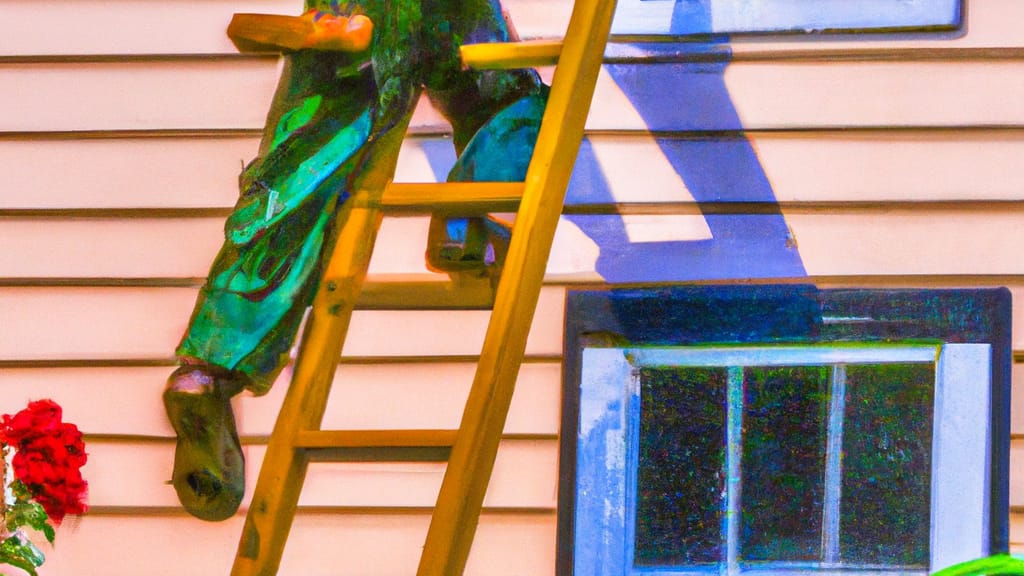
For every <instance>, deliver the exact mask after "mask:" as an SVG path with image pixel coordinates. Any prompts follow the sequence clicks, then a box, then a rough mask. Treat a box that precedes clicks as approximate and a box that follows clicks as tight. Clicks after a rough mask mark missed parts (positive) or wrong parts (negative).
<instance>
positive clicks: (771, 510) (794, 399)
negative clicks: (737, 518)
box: [740, 366, 831, 562]
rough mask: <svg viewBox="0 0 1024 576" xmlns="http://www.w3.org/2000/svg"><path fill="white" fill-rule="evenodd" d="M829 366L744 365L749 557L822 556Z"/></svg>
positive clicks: (744, 550) (745, 548) (745, 549)
mask: <svg viewBox="0 0 1024 576" xmlns="http://www.w3.org/2000/svg"><path fill="white" fill-rule="evenodd" d="M830 372H831V370H830V369H829V368H827V367H823V366H795V367H792V366H785V367H773V368H747V369H745V370H744V375H743V381H744V397H743V404H744V407H743V459H742V466H741V467H742V471H743V472H742V476H743V481H742V493H741V500H742V510H743V516H742V518H743V523H742V530H741V533H740V539H741V541H740V557H741V558H742V560H744V561H755V562H756V561H817V560H819V559H820V556H821V524H822V507H823V502H824V494H825V450H826V439H827V427H828V383H829V374H830Z"/></svg>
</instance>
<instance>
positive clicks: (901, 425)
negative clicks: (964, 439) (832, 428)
mask: <svg viewBox="0 0 1024 576" xmlns="http://www.w3.org/2000/svg"><path fill="white" fill-rule="evenodd" d="M934 385H935V370H934V367H933V366H932V365H930V364H886V365H877V366H848V367H847V368H846V389H847V391H846V411H845V424H844V430H843V464H842V466H843V482H842V500H841V504H840V530H839V532H840V535H839V546H840V559H841V561H842V563H844V564H854V565H858V564H886V565H897V566H920V567H926V566H927V564H928V552H929V549H928V535H929V518H930V515H929V502H930V499H931V494H930V485H931V445H932V442H931V440H932V404H933V388H934Z"/></svg>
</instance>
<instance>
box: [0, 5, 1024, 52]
mask: <svg viewBox="0 0 1024 576" xmlns="http://www.w3.org/2000/svg"><path fill="white" fill-rule="evenodd" d="M502 4H503V5H504V6H505V8H506V9H507V10H508V11H509V13H510V14H511V16H512V20H513V22H514V23H515V27H516V30H517V31H518V32H519V35H520V36H521V37H523V38H551V37H560V36H561V35H562V34H563V33H564V31H565V27H566V25H567V24H568V21H569V15H570V13H571V12H572V2H571V1H569V0H505V1H504V2H502ZM301 10H302V2H301V1H299V0H242V1H233V0H169V1H166V2H161V3H160V5H159V6H153V5H152V4H151V3H148V2H146V1H145V0H37V1H35V2H32V3H26V2H21V1H19V0H3V1H2V2H0V14H3V15H4V17H3V18H0V38H4V39H5V41H4V42H3V43H2V44H0V58H4V57H8V58H10V57H26V56H31V57H39V56H49V57H59V56H83V55H93V56H95V55H122V56H125V55H127V56H132V55H143V56H145V55H159V54H177V55H208V54H233V53H235V49H234V46H232V45H231V42H230V41H229V40H228V38H227V35H226V34H225V33H224V29H225V28H226V26H227V23H228V22H229V21H230V20H231V15H232V14H234V13H236V12H261V13H269V14H297V13H299V12H301ZM55 15H59V17H55ZM1022 20H1024V6H1021V4H1020V3H1019V2H1017V1H1016V0H969V6H968V10H967V14H966V26H965V29H966V30H969V33H967V34H963V35H960V36H959V37H956V35H948V36H953V37H951V38H950V37H947V38H945V39H944V40H943V42H942V43H941V47H952V48H1003V47H1006V48H1019V47H1020V45H1021V43H1020V30H1019V29H1018V28H1017V27H1016V23H1017V22H1020V21H1022ZM40 30H45V31H46V33H45V34H41V33H39V32H38V31H40ZM782 38H783V40H781V41H780V40H779V38H775V39H770V40H768V41H766V40H765V39H763V38H758V39H750V40H748V39H744V38H742V37H741V38H737V39H734V40H733V50H734V52H735V53H736V54H737V56H740V57H742V55H744V54H748V53H759V52H766V51H768V52H783V53H786V52H799V53H803V52H807V51H812V52H823V51H829V50H836V49H837V48H839V49H841V50H843V51H844V52H854V53H856V52H858V51H862V52H863V51H878V50H880V49H882V50H886V51H893V50H907V49H912V50H917V51H923V50H928V49H933V48H936V47H937V46H936V42H934V41H932V40H931V39H927V38H926V39H914V38H913V36H908V37H905V38H897V39H892V38H886V37H877V36H865V37H863V38H858V39H857V42H855V43H851V42H849V41H848V39H847V38H843V39H841V40H837V41H835V42H829V41H825V42H814V43H808V42H803V41H802V39H801V38H800V37H788V38H787V37H782Z"/></svg>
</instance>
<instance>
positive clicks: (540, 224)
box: [417, 0, 615, 576]
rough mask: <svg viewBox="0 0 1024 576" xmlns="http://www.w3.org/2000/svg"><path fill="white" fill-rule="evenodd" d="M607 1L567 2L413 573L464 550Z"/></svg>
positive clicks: (590, 84)
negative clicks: (543, 103)
mask: <svg viewBox="0 0 1024 576" xmlns="http://www.w3.org/2000/svg"><path fill="white" fill-rule="evenodd" d="M614 11H615V0H577V2H576V5H575V7H574V8H573V13H572V18H571V19H570V21H569V28H568V31H567V32H566V38H565V42H564V43H563V46H562V50H561V56H560V57H559V60H558V67H557V68H556V69H555V76H554V78H553V80H552V87H551V95H550V97H549V99H548V104H547V109H546V110H545V111H544V119H543V121H542V122H541V130H540V134H539V136H538V138H537V144H536V146H535V147H534V151H533V160H532V161H531V162H530V167H529V169H528V170H527V173H526V181H525V182H526V186H525V189H524V191H523V199H522V202H521V204H520V207H519V212H518V213H517V215H516V221H515V230H514V232H513V234H512V241H511V245H510V246H509V252H508V256H507V258H506V260H505V266H504V271H503V272H502V278H501V282H500V283H499V284H498V293H497V295H496V296H495V303H494V312H493V313H492V314H491V321H490V323H489V324H488V327H487V333H486V335H485V337H484V345H483V351H482V353H481V357H480V362H479V364H478V367H477V372H476V377H475V378H474V380H473V387H472V388H471V389H470V393H469V398H468V400H467V401H466V408H465V411H464V412H463V416H462V423H461V425H460V426H459V435H458V437H457V439H456V441H455V445H454V446H453V447H452V454H451V457H450V458H449V459H448V467H447V469H446V470H445V475H444V480H443V482H442V484H441V492H440V494H439V495H438V499H437V506H436V507H435V509H434V514H433V516H432V518H431V522H430V529H429V530H428V532H427V540H426V545H425V547H424V549H423V555H422V556H421V557H420V566H419V570H418V571H417V575H418V576H453V575H456V576H457V575H461V574H462V572H463V570H464V569H465V566H466V560H467V559H468V558H469V550H470V548H471V546H472V544H473V537H474V535H475V533H476V526H477V524H478V522H479V520H480V509H481V507H482V505H483V499H484V494H485V493H486V491H487V485H488V483H489V481H490V477H491V471H492V470H493V468H494V459H495V457H496V455H497V451H498V443H499V441H500V439H501V432H502V430H503V429H504V427H505V418H506V416H507V414H508V409H509V404H510V403H511V400H512V392H513V389H514V387H515V381H516V377H517V375H518V373H519V367H520V364H522V360H523V355H524V354H525V350H526V338H527V335H528V334H529V331H530V325H531V323H532V321H533V315H534V311H535V310H536V308H537V300H538V299H539V297H540V289H541V284H542V283H543V280H544V272H545V270H546V269H547V261H548V256H549V254H550V252H551V244H552V242H553V241H554V236H555V228H556V226H557V225H558V219H559V216H560V215H561V212H562V204H563V202H564V201H565V192H566V189H567V188H568V185H569V177H570V176H571V174H572V168H573V166H574V165H575V163H576V156H577V154H578V152H579V147H580V143H581V141H582V139H583V128H584V125H585V124H586V120H587V115H588V114H589V112H590V102H591V99H592V98H593V94H594V88H595V86H596V84H597V75H598V72H599V71H600V68H601V61H602V59H603V57H604V47H605V43H606V42H607V38H608V33H609V30H610V28H611V21H612V14H613V13H614Z"/></svg>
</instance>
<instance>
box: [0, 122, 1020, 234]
mask: <svg viewBox="0 0 1024 576" xmlns="http://www.w3.org/2000/svg"><path fill="white" fill-rule="evenodd" d="M747 139H748V140H749V142H750V143H751V145H752V146H753V148H754V150H756V151H757V155H758V157H759V159H760V162H761V166H762V168H763V169H764V172H765V175H766V176H767V179H768V181H769V182H770V183H771V186H772V190H773V192H774V194H775V198H776V199H777V200H778V201H779V202H781V203H783V204H786V203H800V202H804V203H807V202H812V203H824V202H848V203H856V202H903V201H955V200H962V201H976V197H977V194H978V192H977V190H978V189H980V188H983V189H984V190H985V197H984V198H983V200H989V201H993V200H1024V172H1022V171H1021V170H1018V169H1017V167H1018V164H1019V162H1020V158H1022V157H1024V129H1021V130H975V131H962V130H940V131H927V132H921V131H906V130H904V131H887V132H866V133H849V132H814V133H787V134H780V133H753V134H749V135H748V136H747ZM587 141H588V143H589V145H590V146H592V147H593V148H594V149H595V150H596V151H597V152H598V153H602V152H603V154H602V155H601V156H600V160H601V162H602V165H601V166H602V168H603V169H604V170H605V171H606V172H607V171H612V172H614V171H615V170H619V171H620V172H622V171H627V170H630V169H635V168H636V167H637V166H638V165H639V166H641V167H642V168H643V170H644V174H645V179H644V186H632V185H630V184H631V182H630V181H629V180H628V179H620V180H614V181H612V182H611V183H610V186H611V188H612V193H613V195H614V198H615V199H616V200H617V201H620V202H671V201H679V200H680V199H685V198H688V197H689V195H688V192H687V190H686V185H685V182H684V181H683V180H682V179H681V178H680V177H679V175H678V174H677V173H675V172H674V171H673V170H672V169H671V166H670V165H669V164H668V161H667V159H666V156H665V152H663V151H662V150H661V148H660V147H659V143H662V144H666V145H678V144H679V143H680V142H682V143H694V144H695V145H704V143H707V144H708V145H711V144H714V143H715V142H718V141H724V142H728V141H729V140H727V139H724V138H722V137H710V138H654V137H652V136H650V135H646V134H638V133H625V134H616V135H610V134H594V133H591V135H590V136H589V137H588V138H587ZM258 143H259V140H258V137H257V136H255V135H236V136H212V135H208V136H200V135H193V136H187V135H174V136H151V137H137V136H134V137H133V136H121V137H118V136H116V135H113V136H112V137H108V138H95V139H66V138H59V139H55V138H53V137H47V136H45V135H44V136H39V137H33V138H19V139H4V138H3V137H2V135H0V157H2V158H4V159H5V162H6V163H7V166H6V169H5V170H4V171H3V172H2V173H0V187H2V188H3V189H4V191H5V193H4V194H3V195H0V214H4V213H8V214H10V213H12V212H11V211H15V210H18V211H26V210H33V211H43V210H69V209H70V210H89V211H90V213H92V214H103V210H124V209H129V208H142V209H163V210H174V209H184V208H191V209H199V208H202V209H217V208H220V209H224V210H226V209H229V208H230V207H231V206H232V205H233V204H234V202H235V199H236V198H237V196H238V191H237V181H238V172H239V170H240V168H241V167H242V166H243V165H244V164H245V163H246V162H248V160H249V159H251V158H252V157H253V156H254V155H255V154H256V148H257V146H258ZM450 145H451V144H450V140H449V139H448V138H446V137H444V136H424V137H416V138H410V139H408V140H407V141H406V142H405V145H404V146H403V148H402V153H401V155H400V157H399V167H398V170H397V173H396V178H395V179H396V180H397V181H406V182H422V181H435V180H436V179H437V178H436V176H435V173H434V171H433V170H432V169H431V165H430V159H431V158H438V157H442V155H445V157H446V156H447V155H448V154H450V155H451V157H450V158H446V161H451V160H453V158H454V152H446V151H447V150H448V149H449V147H450ZM428 154H431V155H433V156H431V157H428ZM435 161H436V160H435ZM581 162H582V161H581ZM58 166H59V169H56V168H57V167H58ZM581 168H582V166H581ZM441 173H442V174H443V173H444V171H443V170H442V171H441ZM592 195H593V193H592V192H590V191H589V190H588V189H587V188H586V182H579V183H576V184H575V185H574V187H573V189H572V194H571V195H570V203H572V202H573V201H576V202H582V201H585V200H586V199H587V198H588V197H592ZM754 198H755V196H754V195H753V194H752V193H750V192H749V191H746V190H738V191H737V199H738V200H744V199H754ZM966 207H968V208H969V206H966Z"/></svg>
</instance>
